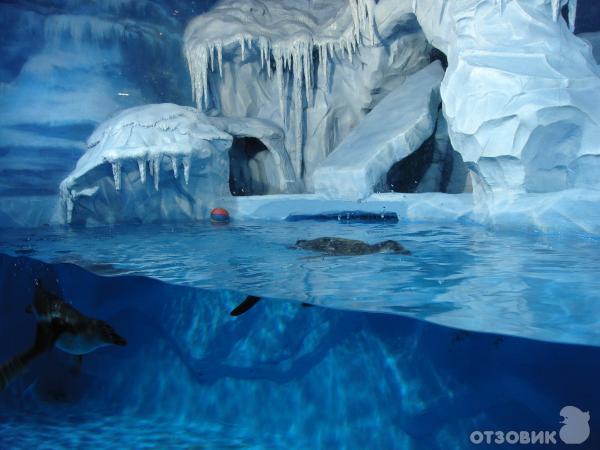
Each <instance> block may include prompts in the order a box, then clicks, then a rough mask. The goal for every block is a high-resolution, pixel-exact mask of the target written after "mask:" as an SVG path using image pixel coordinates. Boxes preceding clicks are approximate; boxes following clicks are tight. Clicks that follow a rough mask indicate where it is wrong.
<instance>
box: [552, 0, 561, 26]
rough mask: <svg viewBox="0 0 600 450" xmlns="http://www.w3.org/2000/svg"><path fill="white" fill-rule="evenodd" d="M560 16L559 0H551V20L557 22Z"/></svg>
mask: <svg viewBox="0 0 600 450" xmlns="http://www.w3.org/2000/svg"><path fill="white" fill-rule="evenodd" d="M559 15H560V0H552V20H554V21H555V22H556V21H557V20H558V16H559Z"/></svg>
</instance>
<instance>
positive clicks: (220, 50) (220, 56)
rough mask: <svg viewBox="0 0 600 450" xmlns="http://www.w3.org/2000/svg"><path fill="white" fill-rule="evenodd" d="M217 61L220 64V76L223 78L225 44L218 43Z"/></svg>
mask: <svg viewBox="0 0 600 450" xmlns="http://www.w3.org/2000/svg"><path fill="white" fill-rule="evenodd" d="M217 60H218V62H219V76H220V77H221V78H223V43H222V42H221V41H217Z"/></svg>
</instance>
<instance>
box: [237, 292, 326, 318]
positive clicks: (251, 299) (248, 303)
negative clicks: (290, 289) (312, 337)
mask: <svg viewBox="0 0 600 450" xmlns="http://www.w3.org/2000/svg"><path fill="white" fill-rule="evenodd" d="M261 300H262V298H261V297H256V296H254V295H249V296H248V297H246V298H245V300H244V301H243V302H242V303H240V304H239V305H237V306H236V307H235V308H233V309H232V310H231V312H230V313H229V315H230V316H234V317H237V316H241V315H242V314H244V313H245V312H246V311H248V310H249V309H250V308H252V307H254V305H256V304H257V303H258V302H259V301H261ZM301 305H302V307H303V308H312V307H313V306H315V305H313V304H310V303H305V302H302V303H301Z"/></svg>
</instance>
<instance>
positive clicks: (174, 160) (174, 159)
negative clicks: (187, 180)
mask: <svg viewBox="0 0 600 450" xmlns="http://www.w3.org/2000/svg"><path fill="white" fill-rule="evenodd" d="M177 164H179V163H178V161H177V156H171V167H172V168H173V177H175V179H177V177H178V176H179V171H178V170H177V169H178V167H177Z"/></svg>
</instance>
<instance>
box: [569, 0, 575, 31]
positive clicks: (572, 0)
mask: <svg viewBox="0 0 600 450" xmlns="http://www.w3.org/2000/svg"><path fill="white" fill-rule="evenodd" d="M576 19H577V0H569V30H571V32H572V33H575V20H576Z"/></svg>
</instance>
